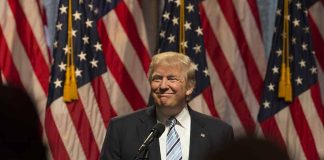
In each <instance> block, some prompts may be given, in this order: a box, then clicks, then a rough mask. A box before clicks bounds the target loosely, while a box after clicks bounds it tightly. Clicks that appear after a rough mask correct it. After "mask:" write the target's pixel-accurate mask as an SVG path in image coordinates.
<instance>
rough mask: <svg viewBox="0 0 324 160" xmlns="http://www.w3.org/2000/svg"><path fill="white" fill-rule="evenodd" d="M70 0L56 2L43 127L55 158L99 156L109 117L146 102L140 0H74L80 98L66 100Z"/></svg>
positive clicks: (145, 53)
mask: <svg viewBox="0 0 324 160" xmlns="http://www.w3.org/2000/svg"><path fill="white" fill-rule="evenodd" d="M68 2H69V1H68V0H61V1H60V4H59V10H58V19H57V22H56V31H57V32H56V39H55V42H54V47H53V48H54V64H53V66H52V72H51V73H52V77H51V81H50V84H49V96H48V105H47V106H48V110H47V114H46V126H45V127H46V133H47V135H48V142H49V146H50V149H51V152H52V156H53V158H54V159H98V157H99V154H100V150H101V147H102V143H103V139H104V137H105V133H106V127H107V125H108V122H109V120H110V119H111V118H112V117H113V116H116V115H123V114H126V113H129V112H132V111H134V110H136V109H139V108H141V107H145V106H146V104H147V101H148V95H149V87H148V81H147V77H146V72H147V70H148V65H149V62H150V54H149V53H148V49H147V48H148V47H147V44H146V43H147V42H146V38H145V37H146V33H145V28H143V27H144V26H143V19H142V15H141V14H140V7H139V4H138V1H132V0H129V1H127V0H126V1H121V0H116V1H72V5H71V6H72V16H71V18H72V24H73V27H72V29H71V31H72V36H73V52H74V53H73V60H74V64H75V75H76V79H77V86H78V97H79V99H78V100H74V101H72V102H68V103H65V102H64V101H63V97H62V96H63V93H64V90H63V88H64V81H66V80H65V79H66V71H67V64H68V62H67V60H68V58H67V55H68V54H69V53H71V49H69V47H68V45H67V43H68V41H67V39H68V38H67V35H68V12H69V4H68ZM70 8H71V7H70ZM133 15H136V17H135V16H133Z"/></svg>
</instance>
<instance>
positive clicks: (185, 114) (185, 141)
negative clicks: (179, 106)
mask: <svg viewBox="0 0 324 160" xmlns="http://www.w3.org/2000/svg"><path fill="white" fill-rule="evenodd" d="M175 118H176V119H177V121H178V123H177V124H176V125H175V130H176V131H177V133H178V135H179V137H180V143H181V151H182V159H183V160H188V159H189V148H190V128H191V125H190V124H191V117H190V114H189V111H188V107H187V106H186V107H184V108H183V110H182V111H181V112H180V113H179V114H178V115H177V116H176V117H175ZM169 130H170V128H169V127H168V126H166V127H165V131H164V132H163V134H162V135H161V137H160V138H159V143H160V153H161V160H166V140H167V134H168V133H169Z"/></svg>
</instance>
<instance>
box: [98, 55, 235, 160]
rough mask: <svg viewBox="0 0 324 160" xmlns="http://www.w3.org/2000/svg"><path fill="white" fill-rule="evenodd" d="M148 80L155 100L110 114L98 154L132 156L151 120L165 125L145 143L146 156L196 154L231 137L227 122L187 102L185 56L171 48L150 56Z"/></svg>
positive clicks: (188, 64)
mask: <svg viewBox="0 0 324 160" xmlns="http://www.w3.org/2000/svg"><path fill="white" fill-rule="evenodd" d="M149 81H150V85H151V94H152V97H153V99H154V103H155V104H154V105H153V106H150V107H148V108H145V109H142V110H139V111H137V112H134V113H132V114H130V115H126V116H122V117H117V118H114V119H112V120H111V121H110V124H109V127H108V131H107V134H106V137H105V142H104V144H103V147H102V152H101V157H100V159H102V160H106V159H109V160H119V159H124V160H130V159H134V158H135V157H136V154H137V149H138V148H139V146H140V145H141V144H142V143H143V141H144V139H145V138H146V136H147V135H148V134H149V132H150V130H151V128H152V127H153V126H154V125H155V124H156V123H163V124H164V125H165V126H166V129H165V131H164V132H163V134H162V135H161V137H160V138H159V139H156V140H155V141H153V142H152V144H151V145H150V146H149V159H152V160H158V159H161V160H169V159H177V160H178V159H183V160H187V159H189V160H200V159H204V157H206V156H207V155H208V154H209V152H212V151H218V150H220V149H221V148H222V147H224V146H225V145H227V144H228V143H230V142H231V141H232V139H233V129H232V127H230V126H229V125H227V124H226V123H224V122H222V121H220V120H218V119H216V118H213V117H210V116H207V115H204V114H201V113H198V112H196V111H193V110H192V109H191V108H190V107H189V106H188V104H187V102H188V100H189V97H190V95H191V93H192V92H193V90H194V86H195V66H194V64H193V63H192V61H191V60H190V58H189V57H187V56H186V55H184V54H178V53H175V52H165V53H160V54H157V55H155V56H153V58H152V62H151V64H150V70H149ZM174 118H175V119H174ZM171 119H172V120H173V121H174V122H175V125H174V126H173V125H170V124H171ZM140 156H143V155H140ZM139 158H141V157H139Z"/></svg>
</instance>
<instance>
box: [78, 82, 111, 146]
mask: <svg viewBox="0 0 324 160" xmlns="http://www.w3.org/2000/svg"><path fill="white" fill-rule="evenodd" d="M78 92H79V95H80V97H79V98H80V100H81V102H82V104H83V107H84V111H85V113H86V115H87V117H88V119H89V123H90V126H91V129H92V133H93V135H94V138H95V140H96V143H97V145H98V148H99V149H100V148H101V147H102V144H103V141H104V137H105V134H106V127H105V123H104V121H103V119H102V116H101V113H100V110H99V107H98V103H97V101H96V97H95V95H94V93H93V89H92V86H91V83H87V84H85V85H84V86H82V87H79V88H78Z"/></svg>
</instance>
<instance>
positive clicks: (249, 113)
mask: <svg viewBox="0 0 324 160" xmlns="http://www.w3.org/2000/svg"><path fill="white" fill-rule="evenodd" d="M199 11H200V17H201V24H202V29H203V33H204V45H205V48H206V53H207V54H206V58H207V63H208V68H209V75H210V82H211V87H212V91H213V99H214V102H215V110H216V111H217V113H218V115H219V117H220V118H221V119H222V120H224V121H226V122H228V123H229V124H231V125H232V126H233V128H234V134H235V135H245V134H248V133H254V132H255V130H256V129H257V128H258V126H259V125H258V122H257V114H258V110H259V100H260V98H261V93H262V85H263V78H264V75H265V70H266V55H265V51H264V45H263V40H262V34H261V23H260V17H259V14H258V8H257V2H256V1H255V0H249V1H242V0H234V1H224V0H219V1H216V0H204V1H201V3H200V6H199ZM196 109H197V110H199V111H201V112H203V113H206V114H211V113H210V111H209V110H208V109H206V107H204V106H203V105H201V106H198V107H197V108H196Z"/></svg>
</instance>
